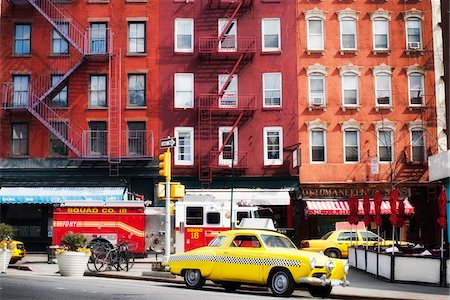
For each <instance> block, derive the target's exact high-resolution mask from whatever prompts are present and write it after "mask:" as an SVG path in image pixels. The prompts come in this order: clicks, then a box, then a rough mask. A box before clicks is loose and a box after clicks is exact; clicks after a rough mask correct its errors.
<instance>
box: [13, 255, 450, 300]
mask: <svg viewBox="0 0 450 300" xmlns="http://www.w3.org/2000/svg"><path fill="white" fill-rule="evenodd" d="M161 258H162V256H158V258H156V257H155V256H150V257H147V258H139V259H136V261H135V264H134V266H133V268H132V269H131V270H129V271H128V272H126V271H120V272H118V271H106V272H100V273H99V272H95V273H91V272H89V271H86V273H85V276H96V277H109V278H118V279H133V280H145V281H160V282H161V281H162V282H170V283H177V284H184V282H183V279H182V278H181V277H175V276H174V275H171V274H170V273H167V272H154V271H152V269H151V268H152V263H153V262H157V261H161ZM23 272H27V273H28V275H34V274H36V275H45V276H60V275H59V273H58V265H57V264H48V263H47V255H46V254H29V255H27V256H26V257H25V258H24V259H23V260H22V261H19V262H17V263H16V264H14V265H10V267H9V268H8V270H7V274H14V275H17V274H24V273H23ZM348 279H349V280H350V286H349V287H345V288H344V287H334V288H333V292H332V297H333V298H349V299H378V300H381V299H406V300H422V299H423V300H428V299H430V300H448V299H449V291H450V289H449V288H442V287H435V286H425V285H414V284H402V283H390V282H386V281H383V280H380V279H377V278H375V277H373V276H371V275H368V274H366V273H364V272H360V271H356V270H353V269H352V270H350V273H349V275H348ZM257 289H260V288H257Z"/></svg>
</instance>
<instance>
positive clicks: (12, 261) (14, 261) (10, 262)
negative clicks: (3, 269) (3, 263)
mask: <svg viewBox="0 0 450 300" xmlns="http://www.w3.org/2000/svg"><path fill="white" fill-rule="evenodd" d="M18 261H19V260H18V259H11V260H10V261H9V264H10V265H13V264H15V263H16V262H18Z"/></svg>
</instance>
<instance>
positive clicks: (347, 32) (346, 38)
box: [339, 17, 357, 50]
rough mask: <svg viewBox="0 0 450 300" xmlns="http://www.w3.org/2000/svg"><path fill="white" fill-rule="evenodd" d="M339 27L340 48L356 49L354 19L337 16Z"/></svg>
mask: <svg viewBox="0 0 450 300" xmlns="http://www.w3.org/2000/svg"><path fill="white" fill-rule="evenodd" d="M339 21H340V22H339V23H340V27H341V50H356V48H357V38H356V19H355V18H353V17H342V18H339Z"/></svg>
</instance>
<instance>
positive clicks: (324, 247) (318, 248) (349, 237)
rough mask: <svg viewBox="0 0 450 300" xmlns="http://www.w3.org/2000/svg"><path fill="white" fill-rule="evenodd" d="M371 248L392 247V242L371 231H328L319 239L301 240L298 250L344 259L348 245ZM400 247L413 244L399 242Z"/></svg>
mask: <svg viewBox="0 0 450 300" xmlns="http://www.w3.org/2000/svg"><path fill="white" fill-rule="evenodd" d="M366 241H367V245H368V246H370V247H372V246H375V245H377V244H378V241H380V246H382V247H387V246H391V245H392V241H388V240H384V239H382V238H381V237H379V236H378V235H376V234H375V233H373V232H371V231H351V230H336V231H330V232H328V233H327V234H325V235H324V236H322V237H321V238H320V239H312V240H303V241H301V243H300V248H301V249H302V250H305V251H311V252H323V253H324V254H325V255H327V256H329V257H333V258H346V257H347V256H348V247H349V246H350V245H358V246H363V245H366ZM399 244H400V245H402V246H414V244H413V243H409V242H403V241H402V242H399Z"/></svg>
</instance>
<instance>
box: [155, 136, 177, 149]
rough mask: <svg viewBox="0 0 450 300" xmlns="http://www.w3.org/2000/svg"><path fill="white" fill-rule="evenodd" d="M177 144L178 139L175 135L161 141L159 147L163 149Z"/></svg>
mask: <svg viewBox="0 0 450 300" xmlns="http://www.w3.org/2000/svg"><path fill="white" fill-rule="evenodd" d="M176 144H177V139H176V138H174V137H166V138H164V139H161V140H160V141H159V147H160V148H161V149H167V148H173V147H175V145H176Z"/></svg>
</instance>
